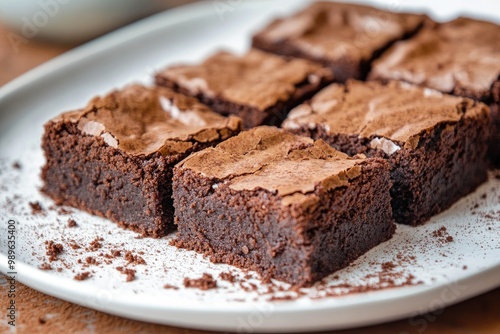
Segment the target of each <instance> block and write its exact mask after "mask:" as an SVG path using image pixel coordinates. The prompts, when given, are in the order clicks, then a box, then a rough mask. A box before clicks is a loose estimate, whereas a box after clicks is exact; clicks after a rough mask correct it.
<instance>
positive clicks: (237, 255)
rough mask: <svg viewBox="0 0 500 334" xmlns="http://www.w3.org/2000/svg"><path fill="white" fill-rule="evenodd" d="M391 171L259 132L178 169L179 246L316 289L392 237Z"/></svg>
mask: <svg viewBox="0 0 500 334" xmlns="http://www.w3.org/2000/svg"><path fill="white" fill-rule="evenodd" d="M390 187H391V181H390V176H389V165H388V164H387V163H386V162H385V161H384V160H382V159H379V158H373V159H365V158H364V157H362V156H359V157H354V158H350V157H348V156H347V155H346V154H344V153H341V152H339V151H337V150H335V149H333V148H331V147H330V146H329V145H327V144H326V143H325V142H323V141H322V140H318V141H313V140H312V139H310V138H306V137H301V136H296V135H293V134H291V133H289V132H287V131H284V130H281V129H277V128H275V127H266V126H262V127H257V128H254V129H252V130H249V131H245V132H242V133H240V134H239V135H238V136H236V137H233V138H230V139H228V140H226V141H225V142H223V143H221V144H219V145H217V146H216V147H215V148H207V149H205V150H203V151H200V152H196V153H194V154H192V155H191V156H189V157H188V158H186V159H185V160H183V161H182V162H181V163H179V164H178V165H177V166H176V167H175V168H174V179H173V198H174V207H175V215H176V218H175V219H176V224H177V226H178V232H177V235H176V239H175V240H174V241H173V244H175V245H176V246H178V247H182V248H187V249H191V250H195V251H197V252H200V253H203V254H205V255H207V256H209V257H210V259H211V260H212V261H215V262H223V263H228V264H232V265H235V266H238V267H241V268H247V269H251V270H256V271H257V272H259V273H261V274H262V275H263V276H264V277H272V278H277V279H280V280H283V281H286V282H288V283H291V284H293V285H299V286H304V285H310V284H311V283H313V282H315V281H317V280H319V279H321V278H323V277H325V276H326V275H328V274H330V273H332V272H334V271H336V270H338V269H340V268H343V267H345V266H347V265H348V264H349V263H350V262H352V261H353V260H355V259H356V258H358V257H359V256H360V255H362V254H363V253H365V252H366V251H368V250H369V249H371V248H373V247H375V246H376V245H378V244H380V243H381V242H383V241H386V240H388V239H389V238H391V236H392V234H393V233H394V230H395V224H394V222H393V218H392V212H391V205H390V200H391V199H390V194H389V189H390Z"/></svg>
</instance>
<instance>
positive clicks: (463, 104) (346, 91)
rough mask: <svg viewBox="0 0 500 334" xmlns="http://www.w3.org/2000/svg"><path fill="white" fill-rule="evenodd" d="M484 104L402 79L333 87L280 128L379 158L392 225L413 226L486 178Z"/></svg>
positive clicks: (487, 126)
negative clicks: (387, 173)
mask: <svg viewBox="0 0 500 334" xmlns="http://www.w3.org/2000/svg"><path fill="white" fill-rule="evenodd" d="M490 116H491V115H490V113H489V111H488V107H487V106H486V105H484V104H482V103H480V102H474V101H473V100H470V99H467V98H462V97H455V96H451V95H444V94H442V93H440V92H438V91H435V90H432V89H429V88H425V89H423V88H419V87H416V86H412V85H409V84H406V83H398V82H389V83H387V84H382V83H378V82H368V83H363V82H358V81H348V82H347V84H346V85H340V84H333V85H330V86H329V87H327V88H325V89H323V90H322V91H321V92H319V93H318V94H317V95H316V96H315V97H314V98H313V99H312V100H310V101H308V102H307V103H305V104H302V105H300V106H298V107H297V108H295V109H294V110H292V111H291V112H290V114H289V115H288V119H287V120H285V122H283V127H284V128H285V129H288V130H290V131H292V132H294V133H296V134H301V135H307V136H310V137H312V138H314V139H323V140H325V141H326V142H327V143H329V144H330V145H332V146H333V147H334V148H336V149H338V150H340V151H342V152H346V153H347V154H350V155H352V154H359V153H363V154H366V155H367V156H369V157H373V156H377V157H383V158H387V159H388V161H389V163H390V164H391V170H392V172H391V177H392V181H393V183H394V186H393V188H392V190H391V194H392V198H393V200H392V210H393V213H394V217H395V219H396V222H398V223H403V224H410V225H418V224H420V223H423V222H425V221H426V220H427V219H428V218H430V217H431V216H432V215H434V214H436V213H438V212H440V211H443V210H445V209H447V208H448V207H450V206H451V205H452V204H453V203H454V202H455V201H456V200H458V199H459V198H460V197H462V196H464V195H466V194H468V193H470V192H471V191H473V190H474V189H475V188H476V187H477V186H478V185H479V184H481V183H482V182H483V181H485V180H486V178H487V163H486V161H485V160H486V159H485V155H486V151H487V145H488V140H489V131H490V123H491V118H490Z"/></svg>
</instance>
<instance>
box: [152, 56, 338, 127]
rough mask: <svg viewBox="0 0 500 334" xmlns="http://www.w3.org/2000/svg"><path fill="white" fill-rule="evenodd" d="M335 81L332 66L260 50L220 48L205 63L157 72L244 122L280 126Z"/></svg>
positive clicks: (162, 80)
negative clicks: (290, 113)
mask: <svg viewBox="0 0 500 334" xmlns="http://www.w3.org/2000/svg"><path fill="white" fill-rule="evenodd" d="M332 81H333V75H332V73H331V71H330V70H327V69H324V68H321V66H319V65H317V64H314V63H312V62H309V61H305V60H301V59H286V58H283V57H280V56H276V55H273V54H268V53H265V52H262V51H259V50H250V51H249V52H248V53H246V54H245V55H243V56H237V55H234V54H231V53H228V52H219V53H216V54H214V55H212V56H211V57H209V58H208V59H206V60H205V61H204V62H203V63H202V64H200V65H177V66H172V67H168V68H166V69H164V70H163V71H161V72H159V73H158V74H157V75H156V83H157V84H158V85H160V86H166V87H170V88H172V89H174V90H175V91H178V92H181V93H184V94H187V95H190V96H194V97H196V98H198V99H199V100H200V101H202V102H203V103H205V104H207V105H208V106H210V107H211V108H212V109H213V110H214V111H216V112H218V113H220V114H222V115H225V116H227V115H230V114H233V115H237V116H239V117H241V118H242V119H243V126H244V127H245V128H251V127H254V126H257V125H261V124H268V125H279V124H280V123H281V122H282V121H283V119H284V118H285V117H286V114H287V113H288V111H289V110H290V109H291V108H293V107H295V106H296V105H297V104H299V103H301V102H302V101H304V100H305V99H306V98H309V97H310V96H311V95H312V94H313V93H315V92H317V91H318V90H319V89H321V88H323V87H324V86H325V85H327V84H328V83H331V82H332Z"/></svg>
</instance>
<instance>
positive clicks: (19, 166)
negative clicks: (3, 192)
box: [12, 161, 23, 169]
mask: <svg viewBox="0 0 500 334" xmlns="http://www.w3.org/2000/svg"><path fill="white" fill-rule="evenodd" d="M12 168H14V169H21V168H23V166H22V165H21V163H20V162H19V161H14V163H13V164H12Z"/></svg>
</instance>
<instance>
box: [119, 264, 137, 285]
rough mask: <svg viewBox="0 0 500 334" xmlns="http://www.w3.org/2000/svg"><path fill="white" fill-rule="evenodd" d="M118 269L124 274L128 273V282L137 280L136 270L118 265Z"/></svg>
mask: <svg viewBox="0 0 500 334" xmlns="http://www.w3.org/2000/svg"><path fill="white" fill-rule="evenodd" d="M116 270H118V271H119V272H120V273H122V274H124V275H127V277H126V278H125V281H126V282H132V281H133V280H135V273H136V271H135V270H134V269H130V268H123V267H116Z"/></svg>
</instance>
